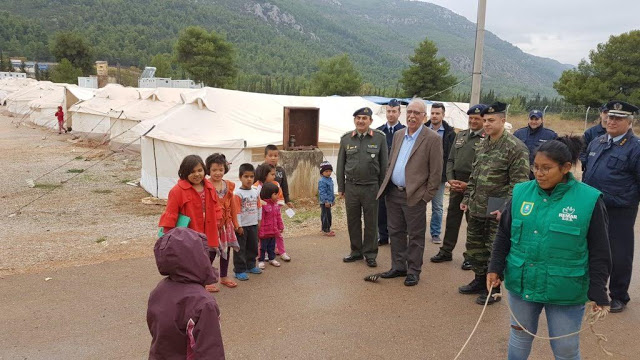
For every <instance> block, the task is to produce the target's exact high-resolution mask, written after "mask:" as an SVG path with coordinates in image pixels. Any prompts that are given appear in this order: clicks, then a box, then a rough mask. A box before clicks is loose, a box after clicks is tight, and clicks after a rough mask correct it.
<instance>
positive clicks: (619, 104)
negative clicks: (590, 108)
mask: <svg viewBox="0 0 640 360" xmlns="http://www.w3.org/2000/svg"><path fill="white" fill-rule="evenodd" d="M606 106H607V110H609V116H618V117H627V116H630V115H633V113H635V112H637V111H638V107H637V106H635V105H631V104H629V103H626V102H624V101H618V100H613V101H609V102H608V103H607V105H606Z"/></svg>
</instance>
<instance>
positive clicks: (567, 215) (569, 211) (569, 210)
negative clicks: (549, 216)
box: [558, 206, 578, 221]
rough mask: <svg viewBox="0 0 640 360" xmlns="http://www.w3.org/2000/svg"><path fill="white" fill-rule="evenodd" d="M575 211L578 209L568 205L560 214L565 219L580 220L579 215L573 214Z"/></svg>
mask: <svg viewBox="0 0 640 360" xmlns="http://www.w3.org/2000/svg"><path fill="white" fill-rule="evenodd" d="M575 211H576V209H574V208H573V207H571V206H567V207H566V208H564V209H562V212H561V213H559V214H558V216H559V217H560V218H561V219H562V220H564V221H573V220H578V215H574V214H573V213H574V212H575Z"/></svg>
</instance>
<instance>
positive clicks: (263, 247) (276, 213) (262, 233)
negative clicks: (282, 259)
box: [258, 183, 284, 269]
mask: <svg viewBox="0 0 640 360" xmlns="http://www.w3.org/2000/svg"><path fill="white" fill-rule="evenodd" d="M278 190H279V188H278V185H276V184H274V183H264V184H263V185H262V189H261V190H260V199H262V200H263V201H264V205H262V221H261V222H260V229H259V230H258V237H259V238H260V258H259V259H258V261H259V262H258V267H259V268H260V269H264V268H265V264H264V260H265V255H266V254H267V253H268V254H269V263H270V264H271V265H273V266H276V267H278V266H280V263H279V262H278V260H276V235H278V234H280V233H282V231H284V224H283V223H282V216H281V215H280V205H278Z"/></svg>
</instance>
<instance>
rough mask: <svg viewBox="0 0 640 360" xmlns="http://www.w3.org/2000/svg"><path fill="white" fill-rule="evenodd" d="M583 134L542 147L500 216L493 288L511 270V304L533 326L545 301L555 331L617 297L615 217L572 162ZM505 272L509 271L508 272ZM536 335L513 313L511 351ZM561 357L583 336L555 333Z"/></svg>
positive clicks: (575, 354) (571, 354)
mask: <svg viewBox="0 0 640 360" xmlns="http://www.w3.org/2000/svg"><path fill="white" fill-rule="evenodd" d="M582 144H583V143H582V139H581V138H580V137H576V136H564V137H560V138H558V139H557V140H552V141H547V142H546V143H544V144H542V145H541V146H540V147H539V148H538V150H537V151H536V155H535V158H534V163H533V173H534V175H535V180H532V181H528V182H524V183H520V184H518V185H516V186H515V188H514V189H513V196H512V198H511V201H510V203H508V204H507V207H506V210H505V212H504V213H503V214H502V216H501V219H500V226H499V229H498V233H497V235H496V238H495V241H494V243H493V251H492V254H491V261H490V263H489V273H488V274H487V288H488V289H489V288H492V287H497V286H498V285H500V283H501V280H500V279H501V278H504V283H505V287H506V288H507V290H508V292H509V306H510V307H511V309H512V311H513V313H514V315H515V317H516V319H517V320H518V321H519V322H520V324H522V326H524V327H525V328H526V329H527V330H528V331H530V332H531V333H534V334H535V333H536V332H537V329H538V318H539V316H540V313H541V311H542V309H545V313H546V315H547V323H548V327H549V335H550V337H557V336H562V335H566V334H570V333H573V332H576V331H578V330H580V327H581V324H582V318H583V315H584V311H585V303H586V302H587V301H588V300H592V301H594V302H595V303H596V305H595V307H594V310H601V308H602V307H604V306H608V305H609V298H608V297H607V292H606V285H607V279H608V278H609V272H610V269H611V254H610V250H609V237H608V235H607V234H608V232H607V227H608V220H607V219H608V218H607V214H606V209H605V205H604V201H603V200H602V194H601V193H600V192H599V191H598V190H596V189H594V188H592V187H590V186H589V185H586V184H583V183H581V182H579V181H577V180H576V179H575V178H574V176H573V174H572V173H571V167H572V166H573V165H574V164H575V163H576V160H577V158H578V156H579V154H580V150H581V149H582ZM503 274H504V276H503ZM532 343H533V337H532V336H531V335H528V334H527V333H525V332H524V331H523V329H522V328H521V327H520V325H518V324H517V323H516V322H515V320H514V319H513V318H512V319H511V335H510V339H509V355H508V358H509V359H527V358H528V357H529V353H530V352H531V345H532ZM551 349H552V350H553V354H554V355H555V356H556V358H561V359H579V358H580V337H579V336H578V335H574V336H568V337H564V338H561V339H554V340H551Z"/></svg>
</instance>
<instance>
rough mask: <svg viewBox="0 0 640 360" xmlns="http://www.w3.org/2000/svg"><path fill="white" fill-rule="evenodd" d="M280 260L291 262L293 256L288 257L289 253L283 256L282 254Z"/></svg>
mask: <svg viewBox="0 0 640 360" xmlns="http://www.w3.org/2000/svg"><path fill="white" fill-rule="evenodd" d="M280 259H282V260H284V261H291V256H289V255H287V253H282V254H280ZM278 266H279V265H278Z"/></svg>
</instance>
